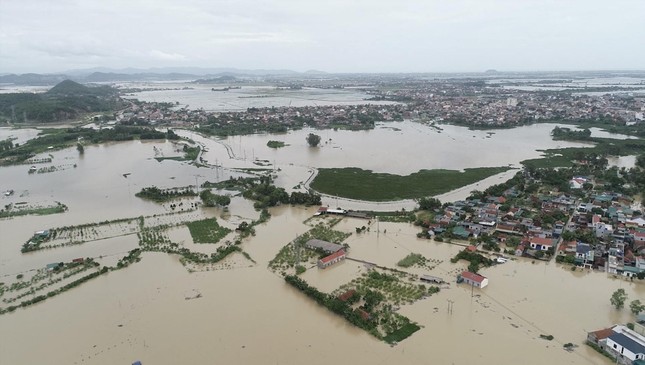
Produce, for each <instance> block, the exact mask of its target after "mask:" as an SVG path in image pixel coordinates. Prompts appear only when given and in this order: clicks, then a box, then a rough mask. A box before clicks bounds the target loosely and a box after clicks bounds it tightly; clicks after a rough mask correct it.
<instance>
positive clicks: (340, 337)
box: [0, 208, 645, 364]
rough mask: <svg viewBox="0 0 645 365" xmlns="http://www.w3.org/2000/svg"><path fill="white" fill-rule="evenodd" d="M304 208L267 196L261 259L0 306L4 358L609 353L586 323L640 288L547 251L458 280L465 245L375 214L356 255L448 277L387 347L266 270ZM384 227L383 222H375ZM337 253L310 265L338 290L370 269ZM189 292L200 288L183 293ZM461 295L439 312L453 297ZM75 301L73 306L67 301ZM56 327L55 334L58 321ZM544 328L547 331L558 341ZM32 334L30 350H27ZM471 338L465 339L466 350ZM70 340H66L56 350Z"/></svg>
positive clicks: (166, 261) (109, 280)
mask: <svg viewBox="0 0 645 365" xmlns="http://www.w3.org/2000/svg"><path fill="white" fill-rule="evenodd" d="M312 212H313V210H312V209H308V210H307V209H302V208H279V209H273V210H272V213H273V218H272V220H271V221H270V223H268V224H266V225H262V226H259V227H257V235H256V236H255V237H253V238H252V239H250V240H248V241H247V242H245V243H244V245H243V248H244V249H245V250H246V251H247V252H249V253H250V255H251V256H252V257H253V258H254V259H255V260H256V261H258V264H257V265H254V266H252V267H248V266H246V267H238V268H233V269H229V270H216V271H210V272H195V273H188V272H187V271H186V269H184V268H183V267H182V266H181V265H180V264H179V263H178V262H177V259H176V258H175V257H172V256H168V255H165V254H145V255H144V256H143V260H142V261H141V262H140V263H139V264H136V265H133V266H131V267H129V268H127V269H125V270H122V271H118V272H114V273H110V274H109V275H107V276H103V277H101V278H99V279H96V280H94V281H92V282H91V283H89V284H85V285H82V286H81V287H79V288H77V289H74V290H72V291H70V292H68V293H65V294H64V295H62V296H59V297H56V298H54V299H51V300H48V301H46V302H44V303H42V304H39V305H36V306H34V307H32V308H29V309H27V310H18V311H17V312H15V313H13V314H10V315H4V316H2V317H0V328H2V329H3V330H2V331H1V332H0V343H2V345H1V346H2V352H0V359H1V360H2V362H3V363H51V364H115V363H129V362H132V361H134V360H136V359H139V360H141V361H142V362H143V363H144V364H179V363H227V364H298V363H304V362H307V363H312V364H326V363H329V362H336V363H347V362H356V363H375V364H392V363H397V364H399V363H400V364H419V363H426V362H430V363H441V364H452V363H454V364H471V363H483V364H492V363H495V364H514V363H516V362H517V359H518V358H520V357H521V358H522V359H523V360H522V362H523V363H526V364H545V363H552V364H608V363H609V362H608V361H607V360H606V359H604V358H603V357H601V356H599V355H597V354H596V353H595V352H593V351H592V350H589V349H588V348H587V347H585V346H581V347H579V348H577V349H576V350H575V351H574V352H573V353H569V352H566V351H564V350H563V349H562V345H563V344H564V343H566V342H573V343H575V344H581V343H582V341H583V340H584V338H585V336H586V331H590V330H595V329H598V328H601V327H604V326H606V325H609V324H612V323H614V322H617V321H626V320H627V319H628V316H627V313H628V312H627V311H626V310H623V311H621V312H617V311H615V310H614V309H612V307H611V306H610V304H609V296H610V295H611V292H612V291H613V290H615V289H617V288H619V287H622V288H624V289H626V290H627V292H628V294H629V295H630V297H631V298H636V297H638V296H640V297H641V298H642V297H644V296H645V287H644V286H643V285H642V284H641V285H636V284H633V283H629V282H626V281H622V280H612V279H609V278H607V277H606V275H605V274H601V273H587V272H575V273H572V272H571V271H569V270H567V269H563V268H561V267H559V266H556V265H555V264H549V265H545V264H543V263H539V264H532V263H531V262H530V261H528V260H518V261H510V262H508V263H506V264H503V265H500V266H497V267H494V268H490V269H486V270H484V271H483V274H484V275H486V276H487V277H488V278H489V279H490V285H489V286H488V287H486V288H485V289H484V290H481V291H480V290H475V291H474V294H475V295H476V296H475V297H471V290H470V288H469V287H465V286H461V285H456V284H455V283H454V282H452V281H453V280H452V278H451V276H450V275H451V273H454V272H456V271H459V270H460V269H461V268H463V267H464V266H465V265H463V264H461V263H459V264H456V265H452V264H450V263H449V261H448V259H449V258H450V257H451V256H452V255H454V254H455V253H456V252H457V251H458V250H459V249H460V247H458V246H454V245H449V244H446V243H434V242H431V241H427V240H420V239H417V238H416V237H415V233H416V231H417V230H416V228H415V227H412V226H410V225H407V224H394V223H380V224H379V225H378V226H379V228H380V230H381V232H380V233H377V232H376V223H374V224H373V225H372V226H371V232H369V233H365V234H362V235H360V236H356V235H352V236H351V237H350V238H349V239H348V242H349V244H350V245H351V251H350V252H351V257H354V258H360V259H364V260H368V261H374V262H376V263H378V264H382V265H390V266H392V265H394V264H395V262H396V261H398V260H399V259H400V258H402V257H404V256H405V255H407V254H408V253H409V252H420V253H423V254H424V255H425V256H426V257H428V258H435V259H439V260H443V261H444V262H443V263H442V264H440V265H439V266H438V267H436V268H435V269H433V270H432V272H431V274H433V275H437V276H442V277H444V278H445V279H447V280H448V279H450V280H449V281H451V284H450V285H449V288H448V287H445V288H444V289H443V290H442V291H441V292H440V293H439V294H437V295H434V296H432V297H430V298H429V299H425V300H421V301H418V302H416V303H414V304H413V305H404V306H403V307H402V309H401V313H402V314H404V315H406V316H408V317H410V318H411V319H413V320H415V321H417V322H419V323H420V324H421V325H423V326H424V328H422V329H421V330H420V331H419V332H417V333H415V334H414V335H413V336H412V337H411V338H409V339H407V340H405V341H404V342H402V343H400V344H399V345H398V346H396V347H393V348H392V347H389V346H388V345H386V344H385V343H382V342H379V341H377V340H375V339H374V338H372V337H371V336H369V335H368V334H366V333H364V332H363V331H361V330H358V329H356V328H354V327H352V326H350V325H348V324H347V323H346V322H344V320H342V319H340V318H339V317H337V316H335V315H333V314H331V313H330V312H328V311H326V310H325V309H322V308H321V307H319V306H317V305H316V304H315V303H313V302H312V301H310V300H308V299H307V298H306V297H304V296H303V295H302V294H301V293H298V292H296V291H294V290H293V289H292V288H290V287H288V286H287V285H286V284H284V282H283V280H282V279H281V278H280V277H278V276H276V275H274V274H272V273H270V272H269V271H268V270H267V269H266V264H267V262H268V260H269V259H271V258H272V257H273V255H274V254H275V252H277V250H278V249H279V248H280V247H281V246H282V245H283V244H284V243H285V242H288V241H290V240H291V239H293V238H294V237H295V235H296V234H299V233H303V232H305V231H306V230H307V229H308V228H309V226H306V225H305V224H303V223H300V222H302V221H303V220H304V219H306V218H307V217H309V216H310V214H311V213H312ZM359 224H360V225H363V224H365V221H361V220H346V221H343V222H341V224H339V225H338V226H337V227H336V228H337V229H340V230H347V231H351V230H353V227H355V226H356V225H359ZM383 230H387V233H383ZM364 270H365V268H364V266H363V265H362V264H359V263H356V262H351V261H345V262H344V263H342V264H340V265H337V266H335V267H332V268H330V269H327V270H324V271H319V270H317V269H311V270H309V271H308V272H306V273H305V278H306V279H307V280H308V281H310V282H311V283H313V284H315V285H317V286H319V287H320V288H321V289H323V290H330V291H331V290H332V289H334V288H336V287H338V286H339V285H341V284H342V283H345V282H348V281H350V280H351V279H352V278H353V277H356V276H358V275H360V273H361V272H364ZM194 293H201V294H202V297H201V298H198V299H193V300H186V299H185V298H186V297H190V296H193V295H194ZM448 299H450V300H453V301H454V302H455V304H454V309H453V313H452V314H449V313H447V300H448ZM72 308H73V310H72ZM54 332H55V333H56V336H52V333H54ZM540 334H551V335H553V336H555V340H553V341H545V340H542V339H540V338H539V335H540ZM34 344H38V351H33V346H34ZM465 348H466V349H467V350H464V349H465ZM61 349H64V350H61Z"/></svg>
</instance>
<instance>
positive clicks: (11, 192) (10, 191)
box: [4, 190, 13, 196]
mask: <svg viewBox="0 0 645 365" xmlns="http://www.w3.org/2000/svg"><path fill="white" fill-rule="evenodd" d="M12 195H13V190H7V191H5V192H4V196H12Z"/></svg>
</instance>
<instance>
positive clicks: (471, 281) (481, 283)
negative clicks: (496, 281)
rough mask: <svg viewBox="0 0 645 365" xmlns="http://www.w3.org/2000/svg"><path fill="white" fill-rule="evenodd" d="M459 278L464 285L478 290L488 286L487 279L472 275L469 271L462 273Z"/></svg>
mask: <svg viewBox="0 0 645 365" xmlns="http://www.w3.org/2000/svg"><path fill="white" fill-rule="evenodd" d="M461 278H462V279H464V283H466V284H468V285H472V286H476V287H478V288H484V287H485V286H486V285H488V278H486V277H484V276H481V275H479V274H475V273H472V272H470V271H464V272H462V273H461Z"/></svg>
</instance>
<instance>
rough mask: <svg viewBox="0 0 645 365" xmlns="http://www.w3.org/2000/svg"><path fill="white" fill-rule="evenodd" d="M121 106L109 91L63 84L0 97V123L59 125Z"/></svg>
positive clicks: (102, 87) (68, 81)
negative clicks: (40, 90) (34, 91)
mask: <svg viewBox="0 0 645 365" xmlns="http://www.w3.org/2000/svg"><path fill="white" fill-rule="evenodd" d="M121 103H122V101H121V99H120V98H119V97H118V92H117V90H115V89H113V88H111V87H108V86H98V87H87V86H84V85H81V84H79V83H77V82H74V81H71V80H64V81H61V82H60V83H58V84H57V85H56V86H54V87H53V88H51V89H50V90H49V91H47V92H46V93H42V94H32V93H12V94H0V120H8V121H11V122H12V123H50V122H62V121H67V120H70V119H74V118H78V117H79V116H81V115H83V114H85V113H95V112H107V111H111V110H114V109H115V108H118V107H119V106H120V105H121Z"/></svg>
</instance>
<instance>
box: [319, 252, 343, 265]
mask: <svg viewBox="0 0 645 365" xmlns="http://www.w3.org/2000/svg"><path fill="white" fill-rule="evenodd" d="M341 256H345V250H339V251H336V252H334V253H332V254H331V255H329V256H326V257H323V258H322V259H320V261H322V263H323V264H326V263H328V262H329V261H332V260H334V259H337V258H339V257H341Z"/></svg>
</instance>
